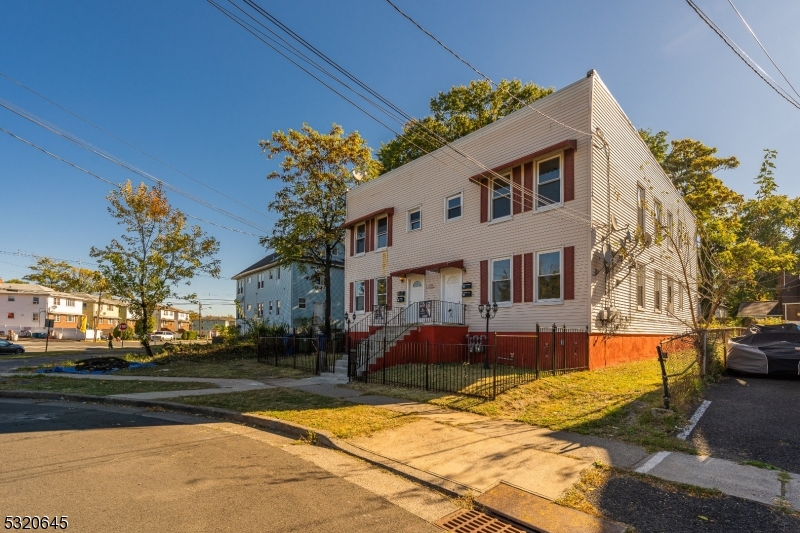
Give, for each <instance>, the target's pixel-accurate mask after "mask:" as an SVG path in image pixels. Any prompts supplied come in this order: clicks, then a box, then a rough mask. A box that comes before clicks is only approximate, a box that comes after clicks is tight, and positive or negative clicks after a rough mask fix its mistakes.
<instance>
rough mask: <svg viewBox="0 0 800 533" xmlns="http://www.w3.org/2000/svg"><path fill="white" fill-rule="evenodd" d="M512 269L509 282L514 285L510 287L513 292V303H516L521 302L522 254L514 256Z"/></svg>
mask: <svg viewBox="0 0 800 533" xmlns="http://www.w3.org/2000/svg"><path fill="white" fill-rule="evenodd" d="M512 269H513V272H512V273H511V275H512V281H511V283H512V284H513V285H514V286H513V287H512V291H513V293H514V303H515V304H518V303H521V302H522V255H515V256H514V266H513V267H512Z"/></svg>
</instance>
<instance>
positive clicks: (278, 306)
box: [275, 300, 281, 315]
mask: <svg viewBox="0 0 800 533" xmlns="http://www.w3.org/2000/svg"><path fill="white" fill-rule="evenodd" d="M275 314H276V315H280V314H281V301H280V300H275Z"/></svg>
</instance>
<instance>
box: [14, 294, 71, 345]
mask: <svg viewBox="0 0 800 533" xmlns="http://www.w3.org/2000/svg"><path fill="white" fill-rule="evenodd" d="M83 315H84V311H83V299H82V298H81V297H80V296H78V295H75V294H70V293H66V292H58V291H54V290H53V289H50V288H48V287H42V286H41V285H34V284H27V283H0V332H2V333H0V335H7V334H8V333H9V332H11V331H13V332H14V333H15V334H17V335H19V334H20V333H22V332H24V331H29V332H31V333H34V332H35V333H42V332H45V331H47V328H45V322H44V320H45V318H51V319H53V320H54V326H53V330H52V331H53V333H54V335H55V336H56V337H60V338H64V339H78V340H83V339H84V338H85V337H86V335H85V334H84V332H82V331H80V329H79V328H80V325H81V318H82V317H83Z"/></svg>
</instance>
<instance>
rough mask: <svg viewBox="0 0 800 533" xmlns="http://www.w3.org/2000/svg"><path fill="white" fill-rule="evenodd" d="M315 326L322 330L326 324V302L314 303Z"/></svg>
mask: <svg viewBox="0 0 800 533" xmlns="http://www.w3.org/2000/svg"><path fill="white" fill-rule="evenodd" d="M313 322H314V325H315V326H316V327H318V328H321V327H322V326H323V325H324V324H325V302H314V320H313Z"/></svg>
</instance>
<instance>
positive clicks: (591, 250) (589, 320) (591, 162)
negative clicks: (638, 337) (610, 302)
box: [586, 76, 595, 334]
mask: <svg viewBox="0 0 800 533" xmlns="http://www.w3.org/2000/svg"><path fill="white" fill-rule="evenodd" d="M593 77H594V76H593ZM593 126H594V80H592V90H591V93H590V96H589V131H592V127H593ZM587 203H588V210H587V211H588V213H589V236H588V239H587V240H588V242H589V263H588V265H589V267H588V268H587V269H586V278H587V284H586V289H587V291H588V295H589V298H588V303H589V305H588V307H589V309H588V311H587V314H588V316H587V318H586V324H588V326H589V333H590V334H591V333H592V330H593V329H594V320H593V319H592V318H593V308H592V307H593V306H592V290H591V288H592V277H593V276H592V255H593V253H594V244H595V243H594V239H593V238H592V234H593V233H594V227H592V220H594V218H593V203H594V139H593V138H592V137H590V138H589V199H588V201H587Z"/></svg>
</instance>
